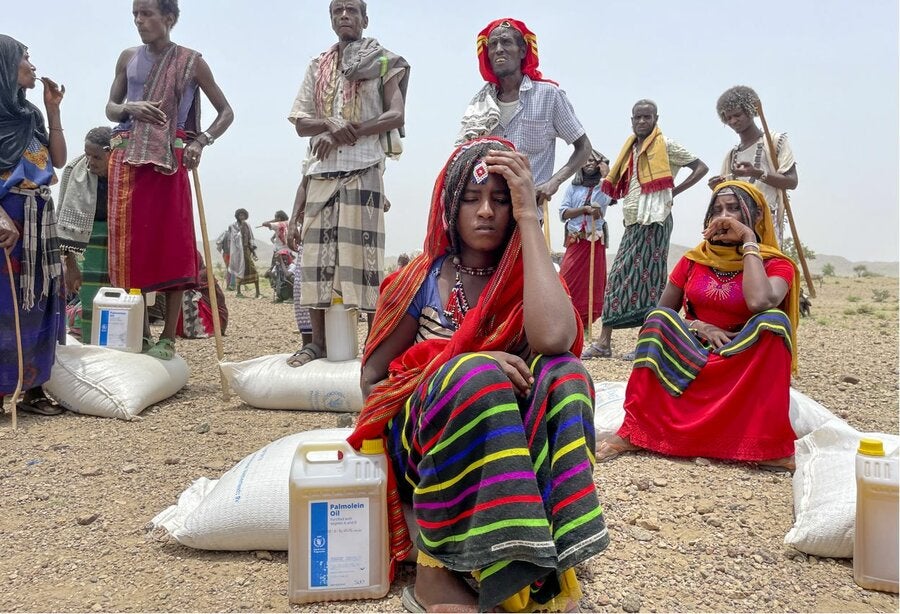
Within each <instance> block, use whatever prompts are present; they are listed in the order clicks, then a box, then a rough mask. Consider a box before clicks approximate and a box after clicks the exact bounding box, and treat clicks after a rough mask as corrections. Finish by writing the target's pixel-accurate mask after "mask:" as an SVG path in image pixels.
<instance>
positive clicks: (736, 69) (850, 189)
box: [2, 0, 900, 260]
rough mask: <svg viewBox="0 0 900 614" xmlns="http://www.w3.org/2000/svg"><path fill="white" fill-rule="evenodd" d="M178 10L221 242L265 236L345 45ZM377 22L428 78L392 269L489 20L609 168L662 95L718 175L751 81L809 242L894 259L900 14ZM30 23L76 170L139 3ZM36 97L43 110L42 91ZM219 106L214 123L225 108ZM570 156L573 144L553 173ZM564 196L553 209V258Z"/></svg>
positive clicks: (28, 35) (320, 11) (747, 6)
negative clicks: (212, 91) (299, 97)
mask: <svg viewBox="0 0 900 614" xmlns="http://www.w3.org/2000/svg"><path fill="white" fill-rule="evenodd" d="M181 5H182V6H181V10H182V15H181V19H180V20H179V22H178V24H177V25H176V27H175V29H174V30H173V34H172V38H173V40H174V41H175V42H177V43H180V44H182V45H185V46H188V47H192V48H195V49H198V50H199V51H201V52H202V53H203V55H204V57H205V58H206V60H207V62H208V63H209V65H210V67H211V68H212V70H213V74H214V75H215V77H216V79H217V81H218V82H219V85H220V86H221V88H222V90H223V91H224V92H225V95H226V96H227V97H228V99H229V101H230V102H231V105H232V107H233V108H234V112H235V122H234V124H232V126H231V128H230V129H229V130H228V132H227V133H226V134H225V135H223V137H222V138H221V140H219V141H217V142H216V143H215V144H214V145H213V146H211V147H209V148H207V150H206V152H205V154H204V158H203V162H202V165H201V167H200V171H201V180H202V187H203V196H204V204H205V206H206V211H207V219H208V224H209V232H210V235H211V236H212V237H213V238H214V237H215V236H216V235H217V234H218V233H219V232H221V231H222V230H224V228H225V227H226V226H227V224H229V223H230V222H231V221H233V212H234V210H235V209H236V208H238V207H244V208H246V209H247V210H248V211H249V212H250V221H251V222H253V223H258V222H259V221H262V220H264V219H269V218H270V217H271V216H272V214H273V213H274V211H275V210H277V209H284V210H287V211H288V212H289V211H290V208H291V205H292V202H293V196H294V191H295V189H296V186H297V183H298V181H299V179H300V171H299V168H300V161H301V159H302V157H303V155H304V152H305V149H306V140H305V139H300V138H299V137H297V136H296V134H295V132H294V129H293V127H292V126H291V125H290V124H289V123H288V121H287V120H286V116H287V113H288V111H289V110H290V107H291V103H292V101H293V99H294V96H295V95H296V93H297V89H298V87H299V85H300V81H301V79H302V77H303V74H304V71H305V69H306V66H307V64H308V62H309V60H310V59H311V58H312V57H313V56H315V55H317V54H318V53H319V52H321V51H323V50H324V49H325V48H326V47H328V46H329V45H330V44H332V43H333V42H334V41H335V35H334V33H333V32H332V31H331V28H330V24H329V20H328V11H327V6H328V3H327V1H326V0H260V1H257V2H247V1H246V0H244V1H240V2H237V1H233V0H185V1H182V3H181ZM368 7H369V9H368V12H369V28H368V29H367V30H366V34H367V35H369V36H373V37H375V38H377V39H378V40H380V41H381V42H382V44H384V45H385V46H386V47H387V48H389V49H391V50H392V51H395V52H396V53H399V54H401V55H403V56H405V57H406V59H407V60H408V61H409V63H410V64H411V66H412V73H411V79H410V85H409V93H408V99H407V105H406V132H407V138H406V140H405V143H404V147H405V153H404V154H403V156H402V157H401V158H400V160H399V161H389V162H388V166H387V171H386V173H385V184H386V191H387V195H388V196H389V198H390V199H391V201H392V202H393V209H392V210H391V211H390V212H389V213H388V214H387V215H386V227H387V248H386V253H387V254H389V255H396V254H398V253H399V252H401V251H410V250H414V249H419V248H421V245H422V240H423V232H424V226H425V220H426V217H427V211H428V206H429V199H430V195H431V189H432V186H433V184H434V180H435V176H436V174H437V172H438V171H439V170H440V168H441V167H442V166H443V164H444V162H445V161H446V158H447V156H448V155H449V153H450V152H451V150H452V143H453V139H454V137H455V135H456V133H457V129H458V126H459V118H460V116H461V114H462V112H463V110H464V108H465V106H466V104H467V102H468V101H469V99H470V97H471V96H472V95H473V94H474V93H475V91H476V90H478V88H480V87H481V85H482V80H481V77H480V75H479V73H478V65H477V60H476V56H475V36H476V34H477V33H478V31H479V30H481V29H482V28H483V27H484V26H485V25H486V24H487V23H488V22H489V21H491V20H493V19H496V18H500V17H515V18H518V19H521V20H523V21H524V22H525V23H526V24H527V25H528V26H529V27H530V28H531V30H533V31H534V32H535V33H536V34H537V37H538V48H539V53H540V60H541V69H542V71H543V73H544V76H545V77H547V78H550V79H553V80H555V81H558V82H559V83H560V85H561V86H562V87H563V89H565V91H566V93H567V94H568V96H569V98H570V100H571V101H572V103H573V104H574V106H575V111H576V113H577V115H578V117H579V118H580V120H581V122H582V123H583V124H584V126H585V128H586V130H587V132H588V136H589V137H590V139H591V142H592V143H593V145H594V147H595V148H596V149H599V150H600V151H602V152H603V153H605V154H606V155H607V156H610V157H614V156H615V155H616V154H617V153H618V151H619V149H620V148H621V146H622V143H623V141H624V139H625V138H626V137H627V136H628V134H629V133H630V130H631V126H630V120H629V117H630V111H631V106H632V104H633V103H634V102H635V101H636V100H638V99H640V98H652V99H654V100H656V101H657V103H658V104H659V109H660V122H659V123H660V127H661V128H662V130H663V132H664V133H665V134H666V135H668V136H669V137H671V138H674V139H676V140H677V141H679V142H680V143H682V144H683V145H684V146H685V147H687V148H688V149H690V150H691V151H692V152H694V153H695V154H696V155H697V156H698V157H700V158H701V159H702V160H704V161H705V162H706V163H707V164H708V165H709V167H710V169H711V171H716V170H717V169H718V168H719V166H720V164H721V162H722V159H723V157H724V155H725V154H726V152H727V151H728V150H729V149H730V148H731V147H732V146H733V145H734V144H735V143H736V142H737V137H736V135H735V134H734V132H732V131H731V130H730V129H729V128H728V127H726V126H724V125H723V124H722V123H721V122H720V121H719V118H718V116H717V115H716V111H715V102H716V98H717V97H718V96H719V94H721V93H722V91H724V90H725V89H727V88H728V87H730V86H732V85H736V84H746V85H750V86H751V87H753V88H754V89H756V91H757V92H758V93H759V95H760V97H761V99H762V102H763V105H764V106H763V108H764V110H765V113H766V119H767V120H768V123H769V126H770V128H771V129H773V130H778V131H786V132H787V133H788V135H789V137H790V139H791V144H792V147H793V149H794V153H795V156H796V159H797V168H798V173H799V177H800V184H799V186H798V189H797V190H795V191H794V192H793V196H792V203H793V208H794V215H795V219H796V222H797V226H798V230H799V233H800V237H801V239H802V241H803V242H804V243H806V244H808V245H809V246H811V247H812V248H813V249H814V250H816V251H818V252H821V253H828V254H835V255H841V256H845V257H847V258H850V259H851V260H896V259H897V257H898V247H897V246H898V164H900V162H898V36H897V33H898V8H897V2H896V0H862V1H860V0H856V1H851V0H795V1H791V2H785V1H783V0H777V1H776V0H757V1H756V2H752V3H738V4H733V3H732V4H725V3H719V2H708V1H700V0H696V1H690V0H689V1H688V2H681V3H674V2H664V1H662V0H652V1H648V2H641V3H636V2H632V1H628V0H604V1H596V2H589V1H585V0H581V1H579V2H571V1H568V0H561V1H557V2H547V1H546V0H518V1H503V0H495V1H494V2H484V1H481V2H474V1H472V0H455V1H453V2H440V1H436V0H370V2H369V4H368ZM16 13H17V14H18V15H19V17H18V18H16V17H12V15H13V14H12V13H10V12H8V11H7V15H6V19H4V25H3V26H2V31H3V33H6V34H9V35H11V36H13V37H15V38H17V39H19V40H21V41H22V42H23V43H25V44H26V45H28V46H29V47H30V52H31V58H32V61H33V62H34V64H35V65H36V66H37V69H38V74H39V75H46V76H50V77H52V78H54V79H55V80H57V81H59V82H62V83H64V84H65V85H66V98H65V100H64V101H63V107H62V117H63V125H64V127H65V129H66V137H67V141H68V145H69V154H70V156H71V157H74V156H75V155H77V154H79V153H80V152H81V149H82V144H83V137H84V134H85V133H86V132H87V130H88V129H89V128H91V127H93V126H97V125H102V124H105V123H107V121H106V118H105V116H104V106H105V104H106V100H107V98H108V94H109V86H110V83H111V81H112V77H113V69H114V67H115V62H116V59H117V57H118V55H119V53H120V52H121V50H122V49H124V48H125V47H128V46H134V45H138V44H140V39H139V37H138V35H137V32H136V30H135V28H134V24H133V22H132V18H131V2H129V1H128V0H90V1H75V2H73V1H70V0H48V1H47V2H43V3H41V4H40V10H39V11H26V10H25V9H22V10H20V11H17V12H16ZM29 98H30V99H31V100H32V101H34V102H36V103H37V104H38V105H39V106H41V103H40V85H39V86H38V87H37V88H36V89H35V90H33V91H32V92H30V93H29ZM204 111H205V116H204V117H205V121H204V122H203V125H204V126H206V125H208V123H209V122H210V121H211V118H212V113H213V109H212V106H211V105H209V104H206V106H205V107H204ZM570 152H571V148H569V147H568V146H566V145H565V143H563V142H562V141H558V142H557V168H558V167H559V166H560V165H561V164H562V163H563V162H564V161H565V159H567V158H568V156H569V154H570ZM683 173H684V174H682V175H680V176H679V179H683V178H684V177H685V176H686V174H687V171H683ZM677 180H678V179H676V181H677ZM564 189H565V186H564V187H563V188H562V189H561V190H560V192H559V194H558V196H556V197H555V198H554V200H553V201H552V202H551V208H552V211H553V213H554V215H553V216H552V219H553V223H552V226H551V230H552V236H553V240H554V247H555V248H556V249H561V235H562V225H561V224H560V222H559V221H558V217H557V216H556V214H555V211H556V208H557V207H558V205H559V201H560V199H561V197H562V191H563V190H564ZM708 197H709V190H708V189H707V188H706V186H705V181H704V182H702V183H700V184H698V185H697V186H695V187H694V188H692V189H691V190H689V191H688V192H686V193H685V194H683V195H682V196H680V197H679V198H678V199H677V200H676V203H675V209H674V215H675V229H674V231H673V235H672V241H673V242H675V243H680V244H682V245H694V244H696V243H697V242H698V241H699V239H700V225H701V221H702V217H703V211H704V210H705V208H706V204H707V201H708ZM608 219H609V221H610V226H611V230H612V243H614V244H617V243H618V241H619V238H620V237H621V232H622V227H621V210H620V209H616V208H610V212H609V214H608ZM197 232H198V235H199V226H198V229H197ZM260 232H262V231H260ZM264 236H267V235H265V234H264Z"/></svg>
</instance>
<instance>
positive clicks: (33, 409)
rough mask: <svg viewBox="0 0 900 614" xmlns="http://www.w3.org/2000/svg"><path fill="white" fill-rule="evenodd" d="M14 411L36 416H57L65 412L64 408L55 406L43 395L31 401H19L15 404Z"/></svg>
mask: <svg viewBox="0 0 900 614" xmlns="http://www.w3.org/2000/svg"><path fill="white" fill-rule="evenodd" d="M16 409H18V410H19V411H23V412H25V413H28V414H36V415H38V416H58V415H59V414H61V413H63V412H65V411H66V410H65V408H64V407H62V406H60V405H57V404H56V403H54V402H53V401H51V400H50V399H48V398H47V396H46V395H45V394H43V393H41V394H40V395H39V396H36V397H33V398H31V399H27V400H22V401H19V402H18V403H16Z"/></svg>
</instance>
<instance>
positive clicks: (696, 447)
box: [618, 258, 795, 461]
mask: <svg viewBox="0 0 900 614" xmlns="http://www.w3.org/2000/svg"><path fill="white" fill-rule="evenodd" d="M765 268H766V273H767V274H768V276H769V277H773V276H777V277H781V278H783V279H784V280H785V281H786V282H787V283H788V285H790V284H791V282H792V280H793V266H792V265H791V263H790V262H788V261H787V260H784V259H781V258H770V259H768V260H766V262H765ZM669 281H670V282H671V283H672V284H674V285H675V286H678V287H679V288H681V289H682V290H683V291H684V307H685V311H686V313H687V314H688V318H689V319H694V318H696V319H699V320H702V321H704V322H708V323H710V324H714V325H716V326H718V327H720V328H723V329H725V330H729V331H738V330H741V329H742V328H743V327H744V325H745V323H747V320H748V319H750V317H751V316H753V315H754V314H752V313H751V312H750V310H749V309H748V308H747V304H746V302H745V301H744V296H743V290H742V282H743V273H742V272H739V273H738V274H737V275H736V276H735V277H734V278H733V279H723V278H719V277H717V276H716V274H715V273H713V271H712V269H710V268H709V267H707V266H704V265H702V264H697V263H695V262H692V261H690V260H687V259H685V258H682V259H681V261H679V263H678V264H677V265H676V267H675V268H674V269H673V271H672V273H671V275H670V276H669ZM679 324H680V325H681V326H684V323H683V322H680V323H679ZM642 332H643V331H642ZM790 383H791V352H790V350H789V349H788V345H787V344H786V343H785V339H784V337H782V336H778V335H776V334H773V333H771V332H762V333H760V334H759V336H758V338H757V339H756V341H755V342H754V343H753V344H752V346H750V347H748V348H747V349H746V350H744V351H741V352H740V353H736V354H733V355H731V356H728V357H725V356H721V355H719V354H718V353H709V355H708V361H707V362H706V364H705V365H704V366H703V367H702V369H700V371H699V373H697V375H696V379H694V380H693V381H691V382H690V383H689V385H687V387H686V388H685V389H684V391H683V392H682V393H681V394H680V395H679V396H675V395H674V394H673V393H671V392H670V391H668V390H666V388H664V387H663V385H662V384H661V383H660V380H659V379H658V377H657V374H656V372H654V370H653V369H650V368H635V369H634V370H633V371H632V374H631V377H630V378H629V380H628V388H627V390H626V393H625V421H624V423H623V424H622V427H621V428H620V429H619V432H618V434H619V436H620V437H623V438H627V439H628V440H630V441H631V443H633V444H634V445H636V446H640V447H642V448H647V449H649V450H654V451H656V452H660V453H662V454H667V455H670V456H705V457H710V458H723V459H733V460H745V461H760V460H768V459H774V458H782V457H785V456H790V455H792V454H793V453H794V439H795V434H794V431H793V429H792V428H791V424H790V419H789V414H788V411H789V406H790V397H789V391H790Z"/></svg>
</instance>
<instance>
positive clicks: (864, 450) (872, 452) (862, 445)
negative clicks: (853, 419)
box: [856, 439, 884, 456]
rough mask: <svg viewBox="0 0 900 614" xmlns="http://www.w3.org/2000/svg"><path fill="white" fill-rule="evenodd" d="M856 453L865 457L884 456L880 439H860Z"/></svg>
mask: <svg viewBox="0 0 900 614" xmlns="http://www.w3.org/2000/svg"><path fill="white" fill-rule="evenodd" d="M856 451H857V452H858V453H860V454H865V455H866V456H884V444H883V443H882V442H881V440H880V439H860V440H859V449H857V450H856Z"/></svg>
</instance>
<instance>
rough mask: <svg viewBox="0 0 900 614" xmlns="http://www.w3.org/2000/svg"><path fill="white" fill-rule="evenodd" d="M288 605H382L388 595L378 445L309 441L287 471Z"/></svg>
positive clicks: (383, 464) (383, 463) (382, 460)
mask: <svg viewBox="0 0 900 614" xmlns="http://www.w3.org/2000/svg"><path fill="white" fill-rule="evenodd" d="M289 493H290V514H289V518H290V520H289V523H290V531H289V532H290V536H289V540H288V600H289V601H290V602H291V603H310V602H314V601H339V600H344V599H379V598H381V597H384V596H385V595H387V593H388V591H389V590H390V587H391V585H390V580H389V579H388V571H389V552H388V521H387V457H386V456H385V454H384V444H383V442H382V441H381V440H380V439H372V440H366V441H364V442H363V446H362V449H361V450H359V451H357V450H355V449H353V447H352V446H350V444H348V443H347V442H346V441H345V440H335V441H309V442H303V443H301V444H300V445H299V446H298V447H297V452H296V453H295V454H294V460H293V462H292V464H291V475H290V484H289Z"/></svg>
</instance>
